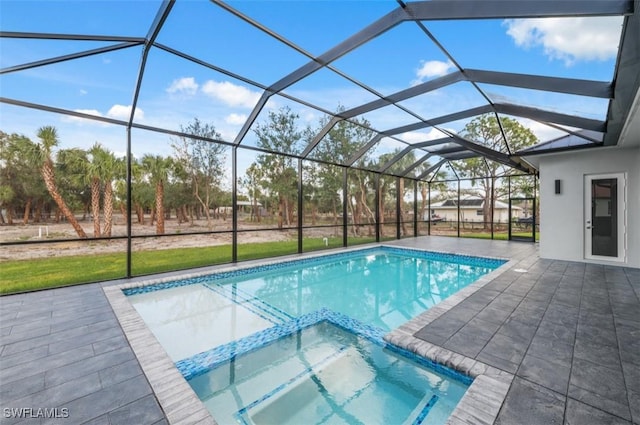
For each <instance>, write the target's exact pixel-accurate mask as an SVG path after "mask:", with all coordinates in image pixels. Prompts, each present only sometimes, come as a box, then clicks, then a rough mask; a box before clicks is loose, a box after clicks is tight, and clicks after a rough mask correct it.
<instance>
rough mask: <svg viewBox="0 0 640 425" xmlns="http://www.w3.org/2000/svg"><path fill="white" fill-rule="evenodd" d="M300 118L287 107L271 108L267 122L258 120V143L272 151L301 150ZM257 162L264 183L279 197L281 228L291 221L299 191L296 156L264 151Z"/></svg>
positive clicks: (292, 151) (294, 151)
mask: <svg viewBox="0 0 640 425" xmlns="http://www.w3.org/2000/svg"><path fill="white" fill-rule="evenodd" d="M299 118H300V117H299V115H298V114H296V113H294V112H292V111H291V109H289V108H288V107H283V108H281V109H280V110H279V111H278V112H273V111H270V112H269V116H268V119H267V122H266V123H263V124H258V126H257V127H256V129H255V134H256V136H257V137H258V146H259V147H261V148H263V149H266V150H269V151H273V152H285V153H298V152H299V151H300V150H301V147H302V142H303V132H302V131H300V129H299V128H298V123H297V121H298V119H299ZM256 163H257V165H258V166H259V167H260V170H261V173H262V174H263V176H264V178H263V180H262V181H263V185H264V187H265V188H266V189H267V190H268V192H269V193H270V194H271V195H273V196H276V197H277V203H278V228H279V229H282V228H283V226H284V224H286V225H287V226H289V225H291V223H292V221H293V212H294V208H295V206H296V202H295V200H296V197H297V194H298V186H297V175H298V172H297V171H296V168H295V166H294V160H293V158H292V157H290V156H286V155H279V154H276V153H270V154H261V155H259V156H258V157H257V158H256Z"/></svg>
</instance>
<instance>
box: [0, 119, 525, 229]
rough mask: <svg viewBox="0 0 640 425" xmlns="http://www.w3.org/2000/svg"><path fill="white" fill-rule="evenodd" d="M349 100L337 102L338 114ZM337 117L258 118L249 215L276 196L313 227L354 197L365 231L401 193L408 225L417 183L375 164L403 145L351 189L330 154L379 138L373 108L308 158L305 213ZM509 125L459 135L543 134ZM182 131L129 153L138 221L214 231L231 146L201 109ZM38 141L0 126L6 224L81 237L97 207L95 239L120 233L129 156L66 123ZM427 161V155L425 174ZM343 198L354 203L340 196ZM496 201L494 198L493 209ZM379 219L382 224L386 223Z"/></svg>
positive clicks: (365, 159)
mask: <svg viewBox="0 0 640 425" xmlns="http://www.w3.org/2000/svg"><path fill="white" fill-rule="evenodd" d="M342 110H343V108H340V107H339V108H338V110H337V113H338V114H339V113H340V112H341V111H342ZM328 120H329V118H328V117H327V118H324V119H321V120H320V121H319V122H317V123H316V127H312V126H311V125H310V124H307V125H306V126H305V125H302V124H301V123H300V121H301V120H300V117H299V115H298V114H297V113H295V112H293V111H292V110H291V109H289V108H287V107H284V108H281V109H280V110H278V111H270V112H269V113H268V116H267V118H266V120H265V121H263V122H261V123H258V124H257V125H256V127H255V128H254V130H253V131H254V133H255V136H256V140H257V146H258V147H259V148H261V149H262V150H263V152H262V153H260V154H258V155H257V156H256V157H255V161H253V163H251V164H250V166H249V167H248V168H247V169H246V171H245V173H244V175H243V176H241V177H240V178H239V179H238V187H239V189H241V190H242V191H243V192H244V195H238V196H239V198H238V199H242V200H247V201H250V204H251V208H250V209H251V215H250V220H251V221H257V222H260V221H261V220H262V218H263V215H264V213H263V211H264V209H265V206H271V207H270V209H271V211H270V213H271V215H272V216H274V217H275V219H276V221H277V227H278V228H280V229H282V228H287V227H291V226H295V225H296V224H297V223H296V221H295V218H296V214H298V213H301V214H305V215H306V216H308V217H309V219H310V220H311V223H309V224H311V225H316V223H317V221H318V220H319V217H320V216H322V217H330V220H331V223H333V224H334V225H338V224H340V223H341V222H342V221H341V220H342V209H343V205H346V207H347V209H348V211H347V214H348V216H349V220H350V224H353V225H354V226H352V227H351V231H352V232H353V233H354V234H355V235H358V234H360V233H361V232H363V231H367V232H369V233H371V232H372V231H373V230H372V229H374V225H375V224H376V215H375V211H376V209H377V210H378V219H379V220H378V221H379V222H380V224H384V221H385V220H386V217H395V214H396V211H395V210H396V207H395V199H396V197H398V196H399V197H400V199H401V202H400V211H398V215H399V216H400V217H401V222H402V232H403V233H404V234H406V233H407V229H406V228H405V225H404V222H405V221H404V220H403V219H402V217H404V216H405V213H406V212H407V211H405V210H406V209H407V205H405V202H404V201H403V200H404V196H405V194H406V191H407V190H411V191H413V187H412V185H410V186H409V187H406V185H405V179H399V180H397V179H396V177H393V176H388V175H380V174H377V173H375V172H372V171H366V170H376V169H378V168H379V167H380V166H381V165H384V164H386V163H388V161H389V160H390V159H391V158H393V157H395V156H396V155H397V154H398V153H399V150H395V151H392V152H388V153H384V154H381V155H379V156H374V154H373V152H372V150H369V151H367V152H365V153H364V154H362V155H361V156H360V157H358V158H357V160H356V162H355V163H354V164H353V165H354V167H353V168H349V170H348V172H347V176H348V177H347V193H346V194H345V193H343V192H344V187H343V167H340V166H337V165H333V164H335V163H348V162H349V161H352V160H353V159H354V157H355V156H356V155H357V154H358V153H359V151H360V150H361V149H362V147H363V146H365V145H366V144H367V143H368V142H369V141H370V140H371V139H372V138H373V137H374V136H375V133H374V132H373V131H372V130H370V129H369V128H370V123H369V122H368V121H367V120H366V119H364V118H358V119H355V120H351V121H345V120H343V121H339V122H338V123H337V124H336V125H335V126H334V127H333V128H332V129H331V130H330V131H329V132H328V133H327V135H326V136H325V137H324V138H323V139H322V140H321V141H320V142H319V143H318V144H317V146H316V147H315V148H314V149H313V150H312V151H311V153H310V155H309V158H310V159H315V160H317V161H312V160H311V161H304V168H303V205H304V209H305V211H302V212H298V211H297V199H298V174H299V171H298V162H297V159H296V156H297V155H299V154H301V153H302V152H303V150H304V149H305V148H306V147H307V146H308V144H309V143H310V142H311V141H312V140H313V138H314V136H315V134H317V132H318V131H319V129H320V128H322V127H324V126H325V125H326V124H327V123H328ZM502 124H503V126H502V127H503V128H502V130H501V129H500V126H499V125H498V123H497V120H496V119H495V117H494V116H491V115H486V116H481V117H478V118H476V119H474V120H472V121H471V122H470V123H469V124H467V126H466V127H465V130H464V131H463V133H462V134H463V135H466V136H469V137H470V138H473V140H479V141H480V142H481V143H483V144H485V145H487V146H489V147H492V148H494V149H496V150H499V151H502V152H508V148H507V147H506V144H505V143H504V140H503V138H502V134H503V131H504V132H505V133H506V134H508V137H509V139H510V143H511V145H512V147H513V148H514V149H519V148H522V147H524V146H527V145H530V144H533V143H534V142H535V141H536V139H535V136H534V135H533V134H532V133H531V132H530V131H529V130H527V129H525V128H524V127H522V126H521V125H520V124H519V123H518V122H517V121H515V120H510V119H508V118H507V119H506V120H503V122H502ZM181 133H183V134H188V135H189V136H183V137H177V138H172V139H171V144H170V145H171V148H172V150H173V152H172V155H169V156H162V155H153V154H145V155H143V156H142V157H141V158H132V159H131V179H132V187H131V195H132V215H133V214H134V215H135V217H136V219H137V221H138V223H141V224H145V214H148V215H149V224H154V223H155V226H156V233H157V234H164V233H165V228H164V227H165V219H166V218H167V217H170V214H171V211H174V212H175V216H176V219H177V220H178V221H179V222H180V223H182V222H188V221H191V222H192V223H193V220H194V219H198V220H199V219H200V218H205V219H206V222H207V226H208V228H209V230H211V229H212V226H213V221H214V220H215V219H220V218H222V219H226V218H227V217H226V214H227V210H226V209H225V208H221V207H223V206H231V199H232V196H231V195H232V194H231V190H230V188H225V181H228V178H226V176H227V175H228V174H229V170H228V169H227V167H228V166H227V165H226V164H227V159H228V156H229V152H230V148H229V147H228V146H225V145H223V144H220V143H215V142H212V140H220V139H221V135H220V134H219V133H218V132H217V131H216V129H215V127H214V126H213V125H211V124H206V123H203V122H201V121H200V120H199V119H197V118H196V119H194V120H193V121H191V122H190V123H188V124H187V125H186V126H182V127H181ZM37 139H38V140H36V141H32V140H30V139H29V138H27V137H25V136H23V135H19V134H7V133H4V132H1V131H0V179H1V181H0V224H9V225H10V224H14V223H16V222H18V223H22V224H28V223H30V222H31V223H39V222H42V221H54V222H59V221H61V220H62V219H64V220H66V221H67V222H68V223H69V224H70V225H71V226H72V227H73V229H74V230H75V231H76V233H77V235H78V237H79V238H87V237H88V236H87V234H86V232H85V230H84V229H83V227H82V226H81V225H80V223H79V220H78V219H77V218H76V214H75V213H77V212H79V211H81V212H82V219H83V220H86V219H87V216H88V217H89V219H90V221H91V223H92V225H93V237H111V236H112V229H113V224H114V223H113V220H114V218H113V217H114V210H119V211H120V213H121V216H122V217H123V218H124V219H125V220H127V219H128V216H127V213H126V199H127V185H126V181H127V180H126V170H127V163H126V159H125V158H122V157H118V156H116V155H115V154H114V153H113V152H111V151H109V150H108V149H106V148H104V147H103V146H102V145H101V144H100V143H97V142H96V143H95V144H94V145H93V146H91V148H89V149H81V148H60V140H59V136H58V133H57V130H56V128H55V127H51V126H44V127H41V128H40V129H39V130H38V132H37ZM276 152H281V153H285V155H282V154H278V153H276ZM416 160H417V157H416V155H415V153H414V152H413V151H411V152H409V153H408V154H407V155H405V156H403V157H402V158H401V159H400V160H399V161H398V162H397V163H396V164H394V168H396V167H397V169H406V168H407V167H409V166H411V165H412V164H414V163H415V162H416ZM460 162H461V163H462V164H463V165H462V167H461V168H460V171H461V174H462V176H463V177H475V176H487V175H488V176H497V175H499V174H500V173H503V174H505V173H506V174H508V173H509V170H508V169H505V168H504V167H503V166H501V165H500V164H494V163H491V162H488V161H484V160H481V159H477V158H474V159H468V160H462V161H460ZM429 166H430V164H429V162H428V161H425V162H423V163H422V164H420V166H419V167H418V169H417V172H418V173H420V172H421V170H424V169H427V168H428V167H429ZM440 177H442V176H440ZM436 180H438V179H436ZM477 183H478V184H479V185H480V186H481V189H483V190H484V194H485V196H486V198H487V199H489V198H490V196H491V195H492V192H491V191H492V190H493V195H494V197H497V196H496V195H498V191H499V190H500V189H499V188H498V189H496V188H493V189H491V188H490V177H489V179H487V178H486V177H485V178H481V179H478V180H477ZM440 186H441V187H439V186H436V188H439V189H441V190H442V191H444V189H445V187H446V185H440ZM418 190H419V191H420V193H421V199H422V200H421V203H420V205H419V213H420V216H421V217H423V216H424V212H425V210H426V208H427V203H426V199H427V184H426V183H425V182H419V188H418ZM376 195H377V196H376ZM345 199H346V203H343V201H344V200H345ZM376 199H377V200H378V204H377V205H376V203H375V200H376ZM259 204H261V205H262V209H261V208H260V205H259ZM488 205H489V203H488V202H485V208H486V209H487V214H488V209H489V206H488ZM74 212H75V213H74ZM305 219H306V217H305ZM485 221H489V220H486V219H485ZM305 224H306V223H305ZM381 229H382V231H384V230H383V226H381Z"/></svg>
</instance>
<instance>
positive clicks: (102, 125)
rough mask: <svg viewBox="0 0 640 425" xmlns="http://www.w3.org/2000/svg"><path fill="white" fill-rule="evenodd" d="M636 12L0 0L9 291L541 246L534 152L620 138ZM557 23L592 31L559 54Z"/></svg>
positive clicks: (526, 4)
mask: <svg viewBox="0 0 640 425" xmlns="http://www.w3.org/2000/svg"><path fill="white" fill-rule="evenodd" d="M634 6H636V7H637V2H636V3H634V2H633V1H617V0H616V1H588V2H577V1H554V2H546V1H545V2H537V1H517V2H516V1H513V2H504V1H489V0H486V1H485V0H478V1H464V0H461V1H444V0H435V1H418V2H407V3H405V2H402V1H397V2H395V1H376V2H334V1H327V2H304V1H301V2H268V1H267V2H248V1H239V2H235V1H230V2H222V1H210V2H205V1H201V2H194V1H181V0H178V1H159V0H157V1H156V0H148V1H144V2H133V1H132V2H109V1H95V2H81V1H79V2H73V1H68V2H45V1H42V2H40V1H29V2H22V1H8V2H3V4H2V18H0V19H1V23H2V30H1V32H0V42H1V43H2V58H1V64H0V66H1V70H0V75H1V77H0V78H1V87H2V89H1V90H2V93H1V97H0V114H1V118H0V120H1V121H0V124H1V125H0V131H1V140H2V144H1V148H2V149H1V152H0V155H1V159H0V167H1V173H2V174H1V179H2V182H1V190H0V205H1V206H0V224H1V225H0V244H2V251H3V256H2V260H0V261H2V262H3V268H5V270H10V269H12V270H16V272H15V273H17V274H15V275H11V274H8V275H9V277H8V279H9V281H8V282H6V281H3V284H2V286H3V287H4V288H3V291H2V292H13V291H17V290H22V289H24V288H22V289H21V288H20V287H13V286H10V285H11V281H12V280H14V279H15V276H17V275H19V273H25V272H26V271H29V272H30V273H33V274H35V275H38V274H39V275H38V276H40V279H41V280H47V279H49V280H51V284H50V285H48V286H55V285H61V284H69V283H79V282H89V281H99V280H107V279H115V278H123V277H131V276H136V275H145V274H151V273H158V272H165V271H172V270H180V269H187V268H193V267H200V266H207V265H214V264H222V263H232V262H237V261H243V260H248V259H256V258H264V257H272V256H279V255H286V254H295V253H302V252H309V251H316V250H322V249H328V248H337V247H344V246H352V245H357V244H362V243H370V242H376V241H386V240H393V239H399V238H408V237H416V236H424V235H446V236H457V237H461V236H462V237H464V236H468V237H481V238H491V239H511V240H514V239H520V240H526V241H534V240H536V239H537V238H538V237H539V235H538V232H537V231H536V228H537V225H538V223H539V221H540V220H541V219H544V217H539V213H538V211H539V205H538V202H537V200H538V192H539V187H538V180H537V169H536V162H535V160H532V159H531V158H532V156H531V155H532V154H540V153H544V152H557V151H559V150H570V149H585V148H590V147H597V146H606V145H615V144H616V143H617V140H618V137H619V135H620V132H621V130H622V125H623V123H624V122H625V120H626V117H627V113H628V109H629V105H630V104H631V102H632V101H633V99H632V98H631V97H632V93H635V91H636V90H634V88H637V85H638V81H637V75H638V73H639V72H638V61H637V58H635V56H634V55H637V51H638V46H637V45H638V42H639V40H640V37H639V35H640V30H639V28H640V27H639V25H638V17H637V14H636V15H634V14H633V11H634ZM25 17H29V18H28V19H25ZM563 28H564V29H566V31H568V33H567V32H565V33H562V34H563V35H566V34H570V35H572V36H574V35H573V34H582V32H584V34H585V37H586V38H585V40H586V41H584V40H583V39H582V38H581V37H580V36H575V40H572V41H569V42H567V43H565V44H560V45H554V44H553V42H552V41H549V40H551V37H550V35H551V33H552V31H560V30H561V29H563ZM587 36H588V37H587ZM594 40H595V41H594ZM581 43H582V44H581ZM594 43H596V44H598V46H599V47H600V48H599V49H596V52H595V53H588V54H587V53H584V52H585V51H587V50H589V49H588V48H587V47H589V46H593V45H594ZM576 46H578V48H577V47H576ZM580 46H582V47H583V50H580ZM629 64H630V65H629ZM542 237H544V236H542ZM5 266H6V267H5ZM72 270H73V271H75V272H70V271H72ZM2 279H5V278H4V277H3V278H2ZM7 285H8V286H7Z"/></svg>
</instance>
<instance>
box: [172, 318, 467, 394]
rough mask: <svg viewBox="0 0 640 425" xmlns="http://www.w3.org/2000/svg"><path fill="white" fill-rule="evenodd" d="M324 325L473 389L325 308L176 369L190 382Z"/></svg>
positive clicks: (463, 378) (183, 362) (458, 376)
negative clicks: (284, 338)
mask: <svg viewBox="0 0 640 425" xmlns="http://www.w3.org/2000/svg"><path fill="white" fill-rule="evenodd" d="M323 321H326V322H329V323H331V324H333V325H335V326H338V327H340V328H342V329H344V330H346V331H348V332H351V333H353V334H355V335H357V336H360V337H363V338H366V339H368V340H369V341H371V342H373V343H375V344H377V345H380V346H382V347H383V348H385V349H388V350H389V351H392V352H394V353H396V354H398V355H401V356H402V357H405V358H407V359H408V360H410V361H413V362H415V363H418V364H419V365H421V366H424V367H427V368H429V369H431V370H434V371H436V372H438V373H441V374H442V375H444V376H446V377H448V378H451V379H455V380H457V381H459V382H461V383H463V384H465V385H471V383H472V382H473V378H471V377H470V376H469V375H466V374H464V373H462V372H459V371H457V370H454V369H451V368H449V367H446V366H444V365H441V364H439V363H436V362H434V361H432V360H429V359H427V358H425V357H421V356H418V355H416V354H414V353H412V352H410V351H408V350H405V349H403V348H400V347H398V346H396V345H393V344H390V343H388V342H386V341H385V340H384V339H383V337H384V335H385V331H384V330H382V329H380V328H378V327H375V326H371V325H367V324H365V323H362V322H360V321H358V320H356V319H353V318H351V317H349V316H346V315H344V314H341V313H338V312H335V311H332V310H329V309H327V308H322V309H320V310H317V311H314V312H312V313H309V314H305V315H303V316H300V317H298V318H295V319H293V320H291V321H289V322H286V323H283V324H279V325H276V326H273V327H271V328H268V329H264V330H262V331H259V332H256V333H254V334H252V335H249V336H247V337H245V338H241V339H239V340H236V341H232V342H230V343H227V344H224V345H220V346H218V347H215V348H212V349H211V350H208V351H205V352H202V353H199V354H196V355H194V356H191V357H188V358H186V359H183V360H180V361H178V362H176V364H175V365H176V368H177V369H178V371H180V373H181V374H182V376H184V378H185V379H186V380H187V381H188V380H190V379H193V378H195V377H196V376H199V375H202V374H204V373H207V372H208V371H209V370H211V369H214V368H215V367H217V366H219V365H221V364H223V363H225V362H227V361H230V360H232V359H234V358H236V357H237V356H240V355H243V354H246V353H249V352H251V351H254V350H257V349H259V348H261V347H263V346H265V345H267V344H270V343H271V342H274V341H276V340H278V339H280V338H283V337H286V336H288V335H291V334H293V333H295V332H298V331H300V330H302V329H305V328H308V327H310V326H313V325H316V324H319V323H321V322H323Z"/></svg>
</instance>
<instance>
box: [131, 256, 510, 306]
mask: <svg viewBox="0 0 640 425" xmlns="http://www.w3.org/2000/svg"><path fill="white" fill-rule="evenodd" d="M381 251H382V252H384V253H390V254H397V255H411V256H413V257H417V258H422V259H426V260H434V261H443V262H447V263H453V264H461V265H468V266H474V267H486V268H491V269H497V268H498V267H500V266H502V265H503V264H505V263H506V262H507V261H506V260H503V259H498V258H485V257H477V256H472V255H461V254H451V253H444V252H436V251H424V250H419V249H412V248H398V247H394V246H388V245H379V246H376V247H371V248H364V249H357V250H352V251H349V252H339V253H334V254H325V255H321V256H316V257H311V258H296V259H293V260H285V261H280V262H276V263H269V264H264V265H260V266H253V267H247V268H242V269H237V270H230V271H221V272H213V273H211V274H207V275H204V276H198V277H191V278H187V279H178V280H174V281H170V282H159V283H153V284H149V285H144V286H136V287H132V288H124V289H122V292H123V293H124V295H127V296H130V295H138V294H144V293H147V292H154V291H159V290H162V289H168V288H176V287H180V286H187V285H194V284H198V283H200V284H202V283H211V282H212V281H219V280H223V279H230V278H234V277H238V276H245V275H249V274H252V273H259V272H265V271H272V270H278V269H282V268H286V267H290V266H292V265H309V264H321V263H324V262H328V261H332V260H336V259H340V260H343V259H348V258H351V257H353V256H359V255H363V254H364V255H366V254H369V253H371V254H373V253H376V252H381Z"/></svg>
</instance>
